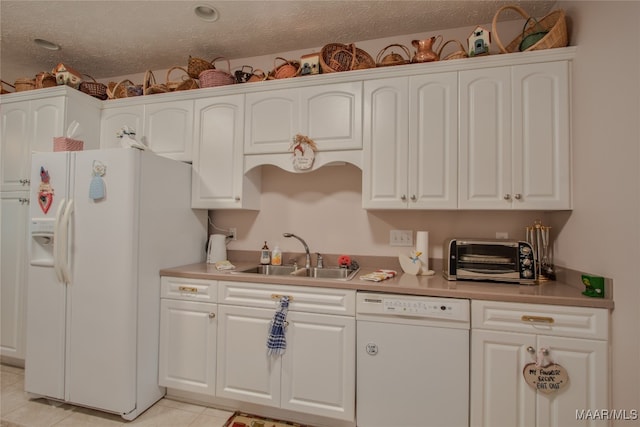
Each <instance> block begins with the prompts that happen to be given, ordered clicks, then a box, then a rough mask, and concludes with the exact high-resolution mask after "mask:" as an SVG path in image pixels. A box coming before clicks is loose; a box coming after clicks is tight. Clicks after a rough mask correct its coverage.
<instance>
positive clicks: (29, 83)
mask: <svg viewBox="0 0 640 427" xmlns="http://www.w3.org/2000/svg"><path fill="white" fill-rule="evenodd" d="M14 87H15V88H16V92H24V91H27V90H33V89H35V88H36V81H35V79H30V78H28V77H24V78H21V79H16V81H15V83H14Z"/></svg>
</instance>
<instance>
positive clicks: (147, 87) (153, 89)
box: [142, 70, 169, 95]
mask: <svg viewBox="0 0 640 427" xmlns="http://www.w3.org/2000/svg"><path fill="white" fill-rule="evenodd" d="M167 92H169V88H168V87H167V85H165V84H164V83H156V76H154V75H153V71H151V70H147V71H146V72H145V73H144V83H143V85H142V94H143V95H153V94H156V93H167Z"/></svg>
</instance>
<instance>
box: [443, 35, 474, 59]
mask: <svg viewBox="0 0 640 427" xmlns="http://www.w3.org/2000/svg"><path fill="white" fill-rule="evenodd" d="M449 43H456V44H457V45H458V46H457V47H458V48H459V50H456V51H455V52H451V53H450V54H448V55H446V56H442V52H444V47H445V46H446V45H448V44H449ZM438 56H439V57H440V61H447V60H449V59H463V58H468V57H469V54H468V53H467V51H466V50H465V48H464V45H463V44H462V43H460V41H459V40H455V39H451V40H447V41H446V42H444V43H442V46H440V49H439V50H438Z"/></svg>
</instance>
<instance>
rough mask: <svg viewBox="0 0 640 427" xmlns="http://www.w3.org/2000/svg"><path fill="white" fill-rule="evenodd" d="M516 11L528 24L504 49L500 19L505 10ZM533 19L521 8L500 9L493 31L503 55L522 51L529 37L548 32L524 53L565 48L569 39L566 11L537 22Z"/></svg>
mask: <svg viewBox="0 0 640 427" xmlns="http://www.w3.org/2000/svg"><path fill="white" fill-rule="evenodd" d="M509 9H510V10H514V11H516V12H517V13H519V14H520V16H522V17H523V18H524V19H525V20H526V22H525V25H524V29H523V31H522V34H520V35H519V36H518V37H516V38H515V39H513V41H512V42H511V43H509V44H508V45H507V47H504V45H503V44H502V41H501V40H500V36H498V27H497V24H498V17H499V16H500V14H501V13H502V12H503V11H505V10H509ZM530 18H531V17H530V16H529V14H527V12H525V11H524V9H522V8H521V7H518V6H515V5H513V6H503V7H501V8H500V9H498V12H496V14H495V16H494V17H493V23H492V28H491V31H492V32H493V36H494V38H495V40H496V44H497V45H498V48H499V49H500V52H501V53H513V52H519V51H520V43H522V40H524V39H525V38H526V37H527V36H530V35H532V34H534V33H539V32H541V31H543V32H547V33H546V34H545V35H544V37H542V38H541V39H540V40H538V41H537V42H536V43H534V44H532V45H531V46H529V47H527V48H526V49H524V51H530V50H542V49H551V48H555V47H565V46H567V44H568V38H567V23H566V19H565V14H564V10H562V9H558V10H554V11H552V12H551V13H549V14H548V15H547V16H545V17H544V18H542V19H540V20H539V21H536V20H535V19H530Z"/></svg>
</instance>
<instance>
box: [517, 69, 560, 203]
mask: <svg viewBox="0 0 640 427" xmlns="http://www.w3.org/2000/svg"><path fill="white" fill-rule="evenodd" d="M512 75H513V88H512V91H513V193H514V194H515V195H520V199H519V202H518V200H516V203H514V208H515V207H517V208H520V209H570V208H571V194H570V193H571V167H570V164H571V162H570V152H569V151H570V141H569V127H570V119H569V64H568V63H567V62H566V61H561V62H546V63H541V64H527V65H518V66H514V67H512Z"/></svg>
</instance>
